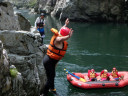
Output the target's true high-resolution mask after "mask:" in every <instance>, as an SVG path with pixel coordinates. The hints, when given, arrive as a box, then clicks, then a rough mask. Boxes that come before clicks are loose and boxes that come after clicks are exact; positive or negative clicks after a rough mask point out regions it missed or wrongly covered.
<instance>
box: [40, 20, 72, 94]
mask: <svg viewBox="0 0 128 96" xmlns="http://www.w3.org/2000/svg"><path fill="white" fill-rule="evenodd" d="M68 24H69V19H66V21H65V25H64V26H63V27H62V28H61V29H60V31H59V32H58V31H57V30H56V29H54V28H52V29H51V31H52V32H53V33H54V35H53V36H52V38H51V41H50V44H49V47H48V49H47V53H46V55H45V56H44V59H43V64H44V67H45V70H46V76H47V82H46V84H45V86H44V88H43V89H41V91H40V94H41V95H40V96H42V94H43V96H48V92H49V91H50V92H52V93H53V94H55V95H56V96H58V94H57V93H56V89H55V87H54V78H55V67H56V65H57V63H58V61H59V60H61V59H62V58H63V57H64V55H65V53H66V50H67V47H68V43H67V41H66V40H68V39H69V38H70V37H71V36H72V34H73V30H72V28H71V29H69V28H68V27H66V26H67V25H68Z"/></svg>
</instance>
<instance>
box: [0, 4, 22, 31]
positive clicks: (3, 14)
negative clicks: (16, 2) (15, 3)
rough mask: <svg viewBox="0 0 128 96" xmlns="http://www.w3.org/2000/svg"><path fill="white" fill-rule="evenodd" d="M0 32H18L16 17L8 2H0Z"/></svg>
mask: <svg viewBox="0 0 128 96" xmlns="http://www.w3.org/2000/svg"><path fill="white" fill-rule="evenodd" d="M0 30H20V26H19V23H18V20H17V17H16V16H15V15H14V11H13V7H12V5H11V3H9V2H0Z"/></svg>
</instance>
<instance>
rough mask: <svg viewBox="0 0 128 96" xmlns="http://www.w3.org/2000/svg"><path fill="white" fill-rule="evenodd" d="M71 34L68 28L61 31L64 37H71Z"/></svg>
mask: <svg viewBox="0 0 128 96" xmlns="http://www.w3.org/2000/svg"><path fill="white" fill-rule="evenodd" d="M69 32H70V29H69V28H68V27H62V28H61V29H60V34H61V35H62V36H67V35H69Z"/></svg>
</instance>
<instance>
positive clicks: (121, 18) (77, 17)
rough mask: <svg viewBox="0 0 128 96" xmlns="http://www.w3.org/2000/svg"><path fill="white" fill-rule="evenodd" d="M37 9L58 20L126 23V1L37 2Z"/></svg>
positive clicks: (78, 0) (77, 0)
mask: <svg viewBox="0 0 128 96" xmlns="http://www.w3.org/2000/svg"><path fill="white" fill-rule="evenodd" d="M38 4H39V9H43V10H46V12H47V13H50V14H52V15H53V16H56V17H58V18H60V19H65V18H67V17H68V18H70V19H71V20H74V21H86V22H88V21H90V22H96V21H97V22H103V21H104V22H127V21H128V14H127V10H128V8H127V7H126V6H127V0H47V2H46V1H45V0H38Z"/></svg>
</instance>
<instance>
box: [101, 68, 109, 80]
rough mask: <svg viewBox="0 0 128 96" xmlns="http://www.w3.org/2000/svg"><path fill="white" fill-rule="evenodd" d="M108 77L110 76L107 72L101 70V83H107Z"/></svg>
mask: <svg viewBox="0 0 128 96" xmlns="http://www.w3.org/2000/svg"><path fill="white" fill-rule="evenodd" d="M109 76H110V74H109V73H108V70H106V69H104V70H102V71H101V73H100V77H101V81H109V80H110V78H109Z"/></svg>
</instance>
